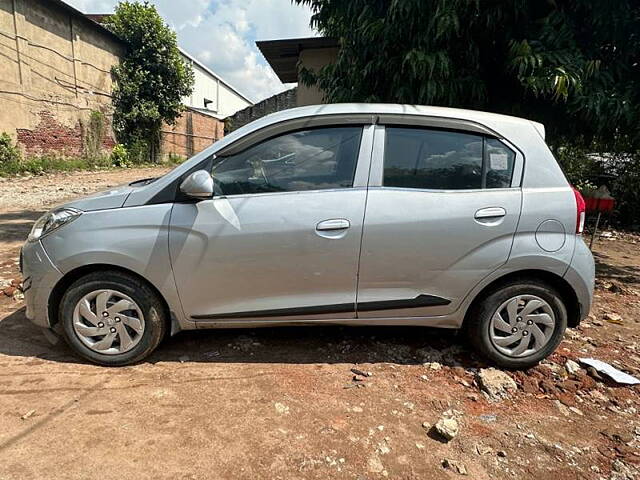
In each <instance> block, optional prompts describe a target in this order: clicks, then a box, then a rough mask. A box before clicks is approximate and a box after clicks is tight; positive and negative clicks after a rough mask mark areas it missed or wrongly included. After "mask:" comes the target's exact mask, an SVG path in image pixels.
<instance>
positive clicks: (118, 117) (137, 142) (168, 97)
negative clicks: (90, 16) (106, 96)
mask: <svg viewBox="0 0 640 480" xmlns="http://www.w3.org/2000/svg"><path fill="white" fill-rule="evenodd" d="M107 27H108V28H109V29H110V30H111V31H112V32H113V33H115V34H116V35H117V36H118V37H120V38H121V39H122V40H123V41H124V42H125V43H126V45H127V51H126V53H125V55H124V57H123V58H122V60H121V62H120V64H119V65H116V66H114V67H113V69H112V74H113V76H114V80H115V86H114V90H113V104H114V108H115V111H114V116H113V124H114V130H115V132H116V135H117V137H118V140H119V141H120V142H121V143H123V144H125V145H126V146H127V148H128V149H129V150H130V151H131V152H137V154H136V153H134V156H136V155H137V156H138V157H140V156H142V157H147V158H151V159H152V160H153V161H155V160H156V159H157V157H158V154H159V145H160V135H161V128H162V123H163V122H166V123H169V124H173V123H175V120H176V119H177V118H178V117H179V116H180V114H181V112H182V111H183V108H184V107H183V105H182V98H183V97H185V96H187V95H189V94H191V91H192V89H193V82H194V77H193V69H192V68H191V66H190V65H188V64H187V63H185V62H184V61H183V59H182V56H181V55H180V50H179V49H178V43H177V40H176V34H175V32H174V31H173V30H171V29H170V28H169V27H168V26H167V25H166V24H165V23H164V21H163V20H162V17H160V15H159V14H158V12H157V10H156V8H155V7H154V6H153V5H150V4H149V3H148V2H144V3H139V2H127V1H125V2H120V3H119V4H118V6H117V7H116V11H115V14H114V15H112V16H110V17H109V19H108V23H107ZM141 151H142V152H143V153H142V154H141V153H140V152H141Z"/></svg>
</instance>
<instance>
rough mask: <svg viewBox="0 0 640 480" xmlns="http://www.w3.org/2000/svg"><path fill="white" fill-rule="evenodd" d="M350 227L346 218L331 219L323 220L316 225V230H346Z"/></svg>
mask: <svg viewBox="0 0 640 480" xmlns="http://www.w3.org/2000/svg"><path fill="white" fill-rule="evenodd" d="M350 226H351V223H350V222H349V220H347V219H346V218H332V219H331V220H323V221H322V222H320V223H318V224H317V225H316V230H318V231H326V230H346V229H347V228H349V227H350Z"/></svg>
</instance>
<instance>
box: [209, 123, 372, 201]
mask: <svg viewBox="0 0 640 480" xmlns="http://www.w3.org/2000/svg"><path fill="white" fill-rule="evenodd" d="M357 126H358V125H345V124H340V125H322V126H316V127H312V128H301V129H300V128H298V129H292V130H288V131H282V132H281V133H280V134H278V135H275V136H273V137H270V138H266V139H264V140H263V141H262V142H266V141H268V140H271V139H272V138H275V137H279V136H283V135H288V134H291V133H296V132H300V131H305V130H316V129H318V130H319V129H323V128H341V127H342V128H349V127H357ZM361 128H362V131H361V134H360V146H359V148H358V153H357V156H356V168H355V172H354V176H353V184H352V185H351V186H350V187H336V188H320V189H309V190H290V191H285V192H257V193H235V194H229V195H223V194H220V195H214V196H213V198H212V199H213V200H215V199H222V198H245V197H258V196H264V195H299V194H304V193H322V192H338V191H345V190H346V191H352V190H354V191H355V190H361V189H363V188H367V183H368V178H369V170H370V166H371V154H372V150H373V125H361ZM262 142H258V143H255V144H254V145H251V146H255V145H258V144H259V143H262ZM247 148H250V147H247ZM243 151H244V150H243ZM238 153H242V152H241V151H239V152H238ZM217 158H218V155H213V156H212V157H211V158H210V161H211V163H210V164H209V170H211V169H212V168H213V166H214V165H215V162H216V159H217ZM223 158H226V157H223Z"/></svg>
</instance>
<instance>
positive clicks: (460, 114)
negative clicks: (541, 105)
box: [263, 103, 530, 124]
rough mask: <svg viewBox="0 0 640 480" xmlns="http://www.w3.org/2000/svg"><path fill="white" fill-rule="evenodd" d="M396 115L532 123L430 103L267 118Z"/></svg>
mask: <svg viewBox="0 0 640 480" xmlns="http://www.w3.org/2000/svg"><path fill="white" fill-rule="evenodd" d="M363 113H364V114H372V115H375V114H393V115H422V116H435V117H446V118H457V119H460V120H470V121H474V122H478V123H496V122H509V123H523V124H529V122H530V120H527V119H525V118H520V117H512V116H509V115H502V114H498V113H491V112H483V111H480V110H466V109H462V108H448V107H435V106H429V105H407V104H399V103H331V104H324V105H308V106H304V107H296V108H290V109H288V110H281V111H279V112H275V113H272V114H270V115H267V116H265V117H263V118H265V119H266V118H269V120H272V121H273V120H276V119H277V120H278V121H282V120H286V119H289V118H298V117H306V116H316V115H340V114H363Z"/></svg>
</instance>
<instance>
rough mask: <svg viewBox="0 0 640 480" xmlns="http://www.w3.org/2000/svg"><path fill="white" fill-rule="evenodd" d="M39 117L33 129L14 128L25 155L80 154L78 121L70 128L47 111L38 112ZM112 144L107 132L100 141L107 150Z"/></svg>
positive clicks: (80, 143) (110, 136)
mask: <svg viewBox="0 0 640 480" xmlns="http://www.w3.org/2000/svg"><path fill="white" fill-rule="evenodd" d="M39 117H40V121H39V122H38V125H37V126H36V127H35V128H34V129H33V130H29V129H26V128H18V129H16V132H17V136H18V144H20V145H21V146H22V147H23V148H24V151H25V153H26V154H27V155H40V154H43V153H53V152H55V153H60V154H63V155H71V156H80V155H82V153H83V151H82V149H83V148H82V146H83V143H82V138H83V130H82V125H80V122H79V121H78V122H77V123H76V125H75V126H74V127H73V128H71V127H68V126H66V125H63V124H61V123H59V122H58V121H57V120H56V119H55V116H54V114H53V113H51V112H49V111H42V112H40V113H39ZM107 130H109V129H107ZM114 145H115V141H114V139H113V137H112V135H111V134H110V133H107V135H105V138H104V140H103V142H102V146H103V148H104V149H105V150H106V151H109V150H111V149H112V148H113V146H114Z"/></svg>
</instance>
